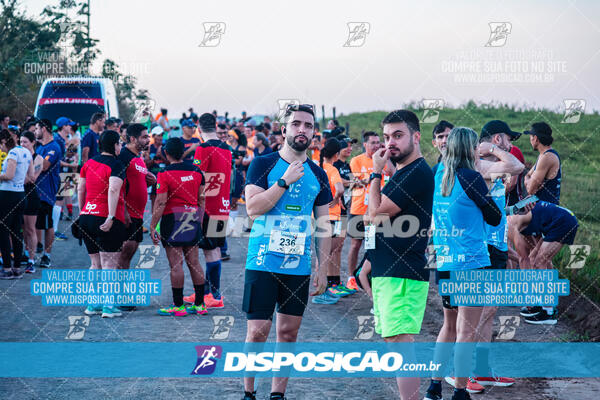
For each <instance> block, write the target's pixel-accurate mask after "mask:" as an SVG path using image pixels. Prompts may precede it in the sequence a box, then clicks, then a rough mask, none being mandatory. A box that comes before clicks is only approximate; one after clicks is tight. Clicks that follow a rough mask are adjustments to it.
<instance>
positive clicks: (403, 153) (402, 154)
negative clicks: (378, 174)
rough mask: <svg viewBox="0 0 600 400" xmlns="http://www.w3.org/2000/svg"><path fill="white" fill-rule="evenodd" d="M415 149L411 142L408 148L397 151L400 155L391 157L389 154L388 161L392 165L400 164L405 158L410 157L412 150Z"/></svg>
mask: <svg viewBox="0 0 600 400" xmlns="http://www.w3.org/2000/svg"><path fill="white" fill-rule="evenodd" d="M414 149H415V145H414V143H413V142H412V141H411V142H410V146H408V147H407V148H405V149H404V151H402V150H400V149H398V151H399V152H400V153H398V154H396V155H393V154H390V160H391V161H392V162H393V163H394V164H398V163H401V162H402V161H404V160H405V159H406V157H408V156H410V155H411V154H412V152H413V150H414Z"/></svg>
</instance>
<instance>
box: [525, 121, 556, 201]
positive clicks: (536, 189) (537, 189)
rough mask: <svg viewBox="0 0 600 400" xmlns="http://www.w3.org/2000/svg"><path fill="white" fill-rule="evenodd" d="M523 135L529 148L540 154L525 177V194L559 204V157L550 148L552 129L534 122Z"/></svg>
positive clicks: (545, 124)
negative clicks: (527, 138)
mask: <svg viewBox="0 0 600 400" xmlns="http://www.w3.org/2000/svg"><path fill="white" fill-rule="evenodd" d="M524 133H525V134H526V135H529V143H531V147H533V149H534V150H537V151H538V152H539V153H540V155H539V156H538V159H537V161H536V163H535V165H534V166H533V168H532V169H531V170H530V171H529V172H528V173H527V175H526V176H525V187H526V188H527V193H529V194H535V195H536V196H537V197H538V198H539V199H540V200H542V201H547V202H548V203H554V204H559V203H560V182H561V179H562V168H561V162H560V156H559V155H558V153H557V152H556V150H554V149H553V148H552V142H553V141H554V139H553V138H552V128H550V125H548V124H547V123H545V122H536V123H534V124H533V125H531V129H530V130H528V131H525V132H524Z"/></svg>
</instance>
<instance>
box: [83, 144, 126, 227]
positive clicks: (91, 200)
mask: <svg viewBox="0 0 600 400" xmlns="http://www.w3.org/2000/svg"><path fill="white" fill-rule="evenodd" d="M80 176H81V178H85V204H84V206H83V210H81V212H80V214H88V215H96V216H98V217H108V180H109V178H110V177H111V176H115V177H117V178H119V179H122V180H125V177H126V167H125V166H124V165H123V163H122V162H121V161H119V160H118V159H117V158H115V157H113V156H106V155H102V154H100V155H98V156H96V157H94V158H92V159H91V160H88V161H87V162H86V163H85V164H84V165H83V167H82V168H81V172H80ZM124 194H125V184H123V186H121V192H120V193H119V202H118V203H117V212H116V215H115V218H117V219H118V220H119V221H121V222H125V198H124Z"/></svg>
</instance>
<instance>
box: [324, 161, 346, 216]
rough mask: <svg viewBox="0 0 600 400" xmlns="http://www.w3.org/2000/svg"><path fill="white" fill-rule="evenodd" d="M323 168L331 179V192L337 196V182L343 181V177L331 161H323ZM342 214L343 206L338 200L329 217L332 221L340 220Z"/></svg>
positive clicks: (330, 210)
mask: <svg viewBox="0 0 600 400" xmlns="http://www.w3.org/2000/svg"><path fill="white" fill-rule="evenodd" d="M323 169H324V170H325V173H326V174H327V178H328V179H329V187H330V188H331V194H332V195H333V197H335V184H336V183H342V177H341V176H340V173H339V171H338V169H337V168H336V167H334V166H333V165H332V164H329V163H325V162H324V163H323ZM341 214H342V207H341V206H340V203H339V202H338V203H337V204H336V205H335V206H333V207H331V208H330V209H329V219H330V220H332V221H339V220H340V215H341Z"/></svg>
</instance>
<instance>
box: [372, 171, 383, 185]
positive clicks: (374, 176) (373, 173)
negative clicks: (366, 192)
mask: <svg viewBox="0 0 600 400" xmlns="http://www.w3.org/2000/svg"><path fill="white" fill-rule="evenodd" d="M377 178H379V179H381V174H377V173H375V172H372V173H371V176H370V177H369V183H371V181H372V180H373V179H377Z"/></svg>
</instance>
